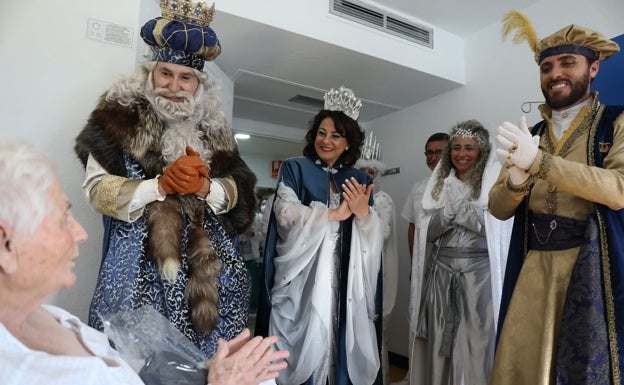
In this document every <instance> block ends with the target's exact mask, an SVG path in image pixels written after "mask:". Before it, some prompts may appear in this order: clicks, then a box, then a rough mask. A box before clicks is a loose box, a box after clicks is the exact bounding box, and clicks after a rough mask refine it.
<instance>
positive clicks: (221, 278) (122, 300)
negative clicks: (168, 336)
mask: <svg viewBox="0 0 624 385" xmlns="http://www.w3.org/2000/svg"><path fill="white" fill-rule="evenodd" d="M160 5H161V8H162V14H163V17H157V18H155V19H153V20H150V21H148V22H147V23H146V24H145V25H144V26H143V27H142V29H141V37H142V38H143V40H144V41H145V42H146V43H147V44H148V45H149V46H151V47H152V51H153V57H152V61H150V62H146V63H143V64H140V65H139V66H138V67H137V69H136V70H135V72H134V73H133V74H132V75H130V76H128V77H124V78H122V79H119V80H117V81H116V82H114V83H113V85H112V86H111V87H110V89H109V90H108V91H106V92H105V93H104V95H102V97H101V98H100V100H99V102H98V104H97V106H96V107H95V109H94V110H93V112H92V113H91V115H90V117H89V120H88V122H87V124H86V126H85V127H84V129H83V130H82V132H80V134H79V135H78V137H77V138H76V144H75V151H76V154H77V156H78V158H79V159H80V161H81V162H82V163H83V165H84V166H85V168H86V178H85V182H84V184H83V189H84V193H85V196H86V198H87V200H88V202H89V203H90V204H91V206H93V208H94V209H95V210H97V211H98V212H100V213H101V214H102V215H103V216H104V245H103V251H102V258H103V259H102V264H101V267H100V273H99V277H98V282H97V285H96V289H95V294H94V297H93V300H92V303H91V309H90V314H89V324H90V325H92V326H95V327H97V328H99V329H102V323H101V321H100V318H99V315H106V314H111V313H114V312H117V311H120V310H128V309H134V308H137V307H140V306H143V305H150V306H153V307H154V308H156V309H157V310H158V311H160V312H161V313H162V314H163V315H165V316H166V317H167V318H168V319H169V320H170V321H171V322H172V323H173V324H174V325H175V326H176V327H177V328H178V329H180V330H181V331H182V332H183V333H184V334H185V335H186V336H187V337H188V338H189V339H190V340H191V341H193V342H194V343H195V344H196V345H197V346H198V347H199V348H200V350H201V351H202V352H204V353H205V354H206V355H208V356H212V354H213V353H214V351H215V350H216V347H217V340H218V339H219V338H223V339H225V340H230V339H231V338H233V337H234V336H236V335H238V334H239V333H240V332H241V331H242V330H243V328H244V327H245V326H246V325H247V317H248V308H249V296H250V278H249V274H248V272H247V270H246V268H245V265H244V262H243V260H242V258H241V256H240V255H239V253H238V252H237V251H236V248H235V246H234V244H233V239H234V237H235V236H236V235H237V234H241V233H243V232H244V231H245V230H246V229H247V228H248V227H249V226H250V224H251V223H252V221H253V218H254V207H255V196H254V186H255V182H256V178H255V176H254V174H253V173H252V172H251V171H250V169H249V168H248V167H247V165H246V164H245V162H244V161H243V160H242V158H241V157H240V155H239V153H238V149H237V147H236V142H235V140H234V137H233V134H232V132H231V129H230V127H229V126H228V124H227V122H226V119H225V116H224V113H223V112H222V111H221V101H220V98H219V96H218V95H217V91H216V87H215V85H214V83H213V82H212V81H211V80H210V79H209V78H208V76H207V75H206V74H205V73H204V72H202V71H203V68H204V62H205V61H206V60H214V59H215V58H216V57H217V56H218V55H219V53H220V52H221V45H220V43H219V40H218V39H217V36H216V34H215V32H214V31H213V30H212V29H211V28H210V27H209V23H210V21H211V20H212V16H213V14H214V5H213V6H212V7H208V6H207V5H206V4H204V3H194V2H192V1H191V0H161V4H160Z"/></svg>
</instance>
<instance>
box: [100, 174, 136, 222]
mask: <svg viewBox="0 0 624 385" xmlns="http://www.w3.org/2000/svg"><path fill="white" fill-rule="evenodd" d="M126 180H128V178H124V177H121V176H116V175H105V176H103V177H102V180H101V181H100V183H98V185H97V188H96V189H95V196H94V200H93V201H94V203H95V208H96V209H97V211H99V212H100V213H102V214H104V215H108V216H111V217H113V218H117V207H118V204H117V197H118V196H119V192H120V190H121V187H122V186H123V184H124V183H125V182H126Z"/></svg>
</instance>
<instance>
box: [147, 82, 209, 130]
mask: <svg viewBox="0 0 624 385" xmlns="http://www.w3.org/2000/svg"><path fill="white" fill-rule="evenodd" d="M145 96H146V97H147V99H148V100H149V101H150V102H151V103H152V106H153V107H154V110H156V112H157V113H158V114H159V115H160V117H161V118H162V119H164V120H165V121H167V122H168V123H182V122H184V121H188V120H193V121H197V120H198V119H196V118H197V117H198V116H199V113H198V111H196V107H197V103H196V101H195V97H194V96H193V95H191V94H190V93H188V92H185V91H178V92H171V91H169V90H168V89H167V88H156V89H153V88H152V87H148V89H147V90H145ZM170 97H178V98H180V99H181V100H180V101H175V102H174V101H172V100H169V98H170Z"/></svg>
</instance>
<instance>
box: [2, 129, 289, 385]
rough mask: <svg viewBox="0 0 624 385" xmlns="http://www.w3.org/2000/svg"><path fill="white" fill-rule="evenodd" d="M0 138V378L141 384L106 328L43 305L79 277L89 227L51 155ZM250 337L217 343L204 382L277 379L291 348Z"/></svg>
mask: <svg viewBox="0 0 624 385" xmlns="http://www.w3.org/2000/svg"><path fill="white" fill-rule="evenodd" d="M0 143H2V144H0V383H1V384H15V385H18V384H23V385H26V384H27V385H32V384H43V383H45V384H49V385H50V384H51V385H73V384H81V385H85V384H87V385H91V384H102V385H104V384H106V385H110V384H131V385H141V384H143V381H142V380H141V378H140V377H139V376H138V375H137V374H136V373H135V372H134V370H133V369H132V368H131V367H130V366H129V365H128V363H127V362H126V361H124V359H123V358H122V357H121V356H120V355H119V354H118V353H117V352H116V351H115V350H114V349H113V348H111V346H110V345H109V342H108V339H107V337H106V336H105V335H104V334H102V333H101V332H99V331H96V330H95V329H92V328H90V327H89V326H87V325H85V324H84V323H82V322H81V321H80V320H79V319H78V318H77V317H76V316H74V315H72V314H70V313H68V312H66V311H64V310H62V309H60V308H58V307H55V306H51V305H44V304H43V303H44V301H45V300H46V299H47V298H48V297H50V296H51V295H53V294H54V293H56V292H57V291H59V290H60V289H63V288H67V287H70V286H72V285H73V284H74V283H75V282H76V276H75V274H74V272H73V268H74V265H75V262H76V259H77V258H78V244H79V243H82V242H84V241H85V240H86V239H87V233H86V232H85V230H84V228H83V227H82V226H81V225H80V224H79V223H78V222H77V221H76V219H75V218H74V216H73V215H72V213H71V204H70V202H69V200H68V199H67V196H66V195H65V193H64V192H63V188H62V187H61V184H60V182H59V180H58V177H57V174H56V172H55V170H54V167H53V165H52V163H51V162H50V160H49V159H48V158H47V157H46V156H45V155H44V154H43V153H41V152H40V151H38V150H37V149H35V148H34V147H33V146H31V145H29V144H27V143H24V142H21V141H10V140H2V141H0ZM248 338H249V331H248V330H246V331H244V332H243V333H241V335H239V336H238V337H236V338H235V339H233V340H231V341H229V342H225V341H223V340H221V341H220V342H219V348H218V350H217V353H216V354H215V355H214V356H213V358H212V359H211V360H210V361H209V362H208V363H207V364H206V365H207V368H208V378H207V380H208V382H210V383H211V384H212V385H217V384H223V385H232V384H236V385H239V384H258V383H260V382H262V381H264V380H270V379H272V378H275V377H277V374H278V372H279V370H281V369H283V368H284V367H285V366H286V363H285V362H283V361H282V359H283V358H285V357H286V356H287V355H288V353H287V352H285V351H274V350H273V349H272V348H271V345H272V344H273V343H275V341H276V338H275V337H268V338H260V337H256V338H254V339H252V340H250V341H247V339H248ZM270 381H271V383H274V381H273V380H270Z"/></svg>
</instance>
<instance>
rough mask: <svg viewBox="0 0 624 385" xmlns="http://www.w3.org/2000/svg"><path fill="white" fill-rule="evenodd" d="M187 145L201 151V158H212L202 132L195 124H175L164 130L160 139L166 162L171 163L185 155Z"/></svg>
mask: <svg viewBox="0 0 624 385" xmlns="http://www.w3.org/2000/svg"><path fill="white" fill-rule="evenodd" d="M186 146H190V147H191V148H192V149H193V150H195V151H197V152H199V154H200V156H201V158H203V159H209V158H210V155H211V153H210V151H208V150H207V149H206V148H205V145H204V143H203V141H202V139H201V132H200V131H198V130H197V129H196V127H195V125H194V124H173V125H170V126H169V127H168V128H167V129H166V130H165V131H164V132H163V135H162V137H161V139H160V148H161V155H162V158H163V160H164V161H165V164H167V165H169V164H171V163H173V162H174V161H175V160H176V159H178V158H179V157H180V156H182V155H185V149H186Z"/></svg>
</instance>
